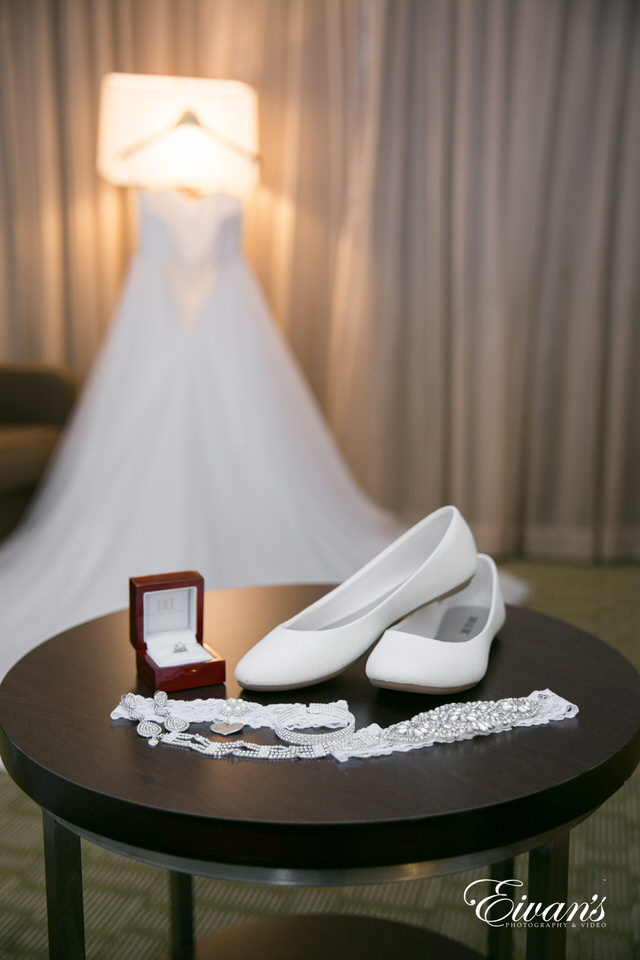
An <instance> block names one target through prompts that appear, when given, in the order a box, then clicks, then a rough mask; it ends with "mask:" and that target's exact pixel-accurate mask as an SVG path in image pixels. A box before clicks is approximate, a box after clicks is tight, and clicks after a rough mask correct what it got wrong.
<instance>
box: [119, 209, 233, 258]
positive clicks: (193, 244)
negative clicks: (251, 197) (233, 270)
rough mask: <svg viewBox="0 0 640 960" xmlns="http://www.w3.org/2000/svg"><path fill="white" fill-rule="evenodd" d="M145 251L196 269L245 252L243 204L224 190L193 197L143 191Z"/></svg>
mask: <svg viewBox="0 0 640 960" xmlns="http://www.w3.org/2000/svg"><path fill="white" fill-rule="evenodd" d="M138 211H139V218H140V226H139V244H140V246H139V254H140V256H141V257H142V258H143V259H145V260H153V261H154V262H155V263H168V264H171V265H172V266H173V267H174V268H175V267H183V268H186V269H188V270H194V269H196V270H197V269H198V268H204V267H212V266H214V265H217V264H220V263H221V262H222V261H225V260H233V259H236V258H238V257H239V256H241V245H242V204H241V202H240V200H239V199H238V198H237V197H232V196H229V195H227V194H223V193H216V194H210V195H208V196H204V197H195V198H192V197H187V196H184V195H182V194H180V193H178V192H176V191H173V190H150V191H144V192H140V193H139V194H138Z"/></svg>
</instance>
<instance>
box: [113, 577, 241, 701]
mask: <svg viewBox="0 0 640 960" xmlns="http://www.w3.org/2000/svg"><path fill="white" fill-rule="evenodd" d="M129 601H130V606H129V614H130V621H129V622H130V640H131V643H132V644H133V646H134V647H135V650H136V662H137V666H138V676H139V677H140V678H141V679H142V680H144V682H145V683H146V684H147V686H149V687H150V688H151V689H152V690H167V691H170V690H186V689H188V688H190V687H204V686H209V685H210V684H214V683H223V682H224V679H225V661H224V660H223V658H222V657H221V656H220V654H219V653H217V652H216V651H215V650H213V649H212V648H211V647H210V646H208V645H207V644H206V643H205V642H204V640H203V617H204V580H203V578H202V576H201V575H200V574H199V573H196V571H195V570H183V571H180V572H178V573H159V574H154V575H152V576H148V577H131V579H130V580H129Z"/></svg>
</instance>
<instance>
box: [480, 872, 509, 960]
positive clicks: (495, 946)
mask: <svg viewBox="0 0 640 960" xmlns="http://www.w3.org/2000/svg"><path fill="white" fill-rule="evenodd" d="M514 870H515V861H514V859H513V857H511V858H510V859H509V860H501V861H500V863H492V864H491V878H492V879H493V880H511V879H512V878H513V877H515V873H514ZM487 953H488V955H489V960H511V958H512V956H513V934H512V931H511V928H510V927H489V932H488V934H487Z"/></svg>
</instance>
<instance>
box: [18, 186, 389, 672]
mask: <svg viewBox="0 0 640 960" xmlns="http://www.w3.org/2000/svg"><path fill="white" fill-rule="evenodd" d="M241 231H242V217H241V208H240V204H239V202H238V201H237V200H235V199H233V198H231V197H227V196H224V195H212V196H209V197H204V198H201V199H198V200H193V199H189V198H186V197H183V196H181V195H179V194H177V193H172V192H157V193H146V194H142V195H141V196H140V248H139V252H138V254H137V256H136V257H135V260H134V262H133V264H132V267H131V270H130V273H129V277H128V280H127V283H126V286H125V290H124V295H123V298H122V302H121V306H120V310H119V313H118V315H117V317H116V319H115V322H114V325H113V327H112V330H111V333H110V335H109V337H108V340H107V343H106V346H105V347H104V350H103V353H102V355H101V357H100V359H99V361H98V363H97V365H96V368H95V370H94V372H93V375H92V377H91V380H90V382H89V384H88V386H87V388H86V390H85V393H84V395H83V397H82V398H81V401H80V403H79V405H78V408H77V412H76V414H75V416H74V418H73V422H72V424H71V427H70V430H69V432H68V434H67V437H66V440H65V442H64V443H63V445H62V447H61V449H60V452H59V455H58V457H57V460H56V463H55V465H54V467H53V469H52V471H51V473H50V475H49V477H48V480H47V482H46V483H45V485H44V487H43V489H42V492H41V494H40V496H39V498H38V501H37V503H36V505H35V507H34V509H33V511H32V513H31V515H30V517H29V519H28V520H27V522H26V523H25V524H24V525H23V526H22V528H20V529H19V530H18V531H17V533H16V534H15V535H14V536H13V537H12V538H11V539H10V540H9V541H7V543H6V544H5V545H4V546H3V548H2V549H1V550H0V596H1V597H2V601H1V602H2V625H1V626H0V631H1V633H0V640H1V642H0V677H1V676H3V675H4V674H5V673H6V671H7V670H8V669H9V667H10V666H11V665H12V664H13V663H14V662H15V661H16V660H17V659H19V657H21V656H22V655H23V654H24V653H26V652H27V651H28V650H29V649H31V648H32V647H34V646H35V645H36V644H37V643H39V642H40V641H42V640H44V639H46V638H47V637H50V636H52V635H53V634H55V633H57V632H59V631H61V630H63V629H66V628H67V627H69V626H72V625H73V624H76V623H79V622H82V621H84V620H87V619H90V618H92V617H96V616H99V615H101V614H104V613H107V612H110V611H112V610H115V609H118V608H121V607H124V606H126V605H127V604H128V578H129V577H130V576H134V575H136V576H137V575H143V574H150V573H160V572H166V571H171V570H181V569H196V570H199V571H200V572H201V573H202V574H203V575H204V577H205V583H206V586H207V588H215V587H231V586H240V585H249V584H273V583H285V582H288V583H292V582H305V581H306V582H321V581H325V582H326V581H334V582H335V581H339V580H342V579H344V578H345V577H347V576H349V575H350V574H351V573H353V572H354V571H355V570H356V569H357V568H358V567H359V566H361V565H362V564H363V563H365V562H366V561H367V560H368V559H369V558H371V557H372V556H373V555H374V554H375V553H376V552H378V551H379V550H380V549H382V547H384V546H385V545H386V544H387V543H388V542H389V541H390V540H392V539H393V538H394V537H395V536H397V535H398V533H399V532H400V529H401V528H400V526H399V525H398V524H396V522H395V521H394V520H393V519H392V518H391V517H390V516H389V515H388V514H386V513H384V512H383V511H381V510H380V509H378V508H377V507H376V506H374V505H373V504H372V503H371V502H370V501H369V500H367V499H366V498H365V496H364V495H363V494H362V493H361V491H360V490H359V489H358V488H357V487H356V485H355V483H354V481H353V480H352V478H351V476H350V474H349V473H348V471H347V469H346V467H345V465H344V463H343V461H342V459H341V457H340V454H339V452H338V449H337V447H336V446H335V444H334V442H333V440H332V438H331V436H330V434H329V432H328V430H327V428H326V426H325V424H324V421H323V419H322V416H321V414H320V412H319V409H318V407H317V406H316V403H315V401H314V399H313V397H312V395H311V393H310V390H309V388H308V387H307V385H306V383H305V381H304V380H303V378H302V376H301V374H300V372H299V370H298V368H297V366H296V364H295V362H294V360H293V358H292V356H291V354H290V353H289V351H288V349H287V347H286V346H285V344H284V342H283V340H282V339H281V336H280V334H279V332H278V331H277V329H276V327H275V326H274V324H273V323H272V321H271V318H270V315H269V311H268V309H267V307H266V305H265V302H264V300H263V297H262V295H261V293H260V291H259V289H258V287H257V285H256V283H255V281H254V279H253V276H252V274H251V272H250V271H249V269H248V267H247V265H246V263H245V260H244V259H243V256H242V253H241ZM355 389H357V384H354V390H355ZM221 646H222V649H224V643H223V639H222V638H221Z"/></svg>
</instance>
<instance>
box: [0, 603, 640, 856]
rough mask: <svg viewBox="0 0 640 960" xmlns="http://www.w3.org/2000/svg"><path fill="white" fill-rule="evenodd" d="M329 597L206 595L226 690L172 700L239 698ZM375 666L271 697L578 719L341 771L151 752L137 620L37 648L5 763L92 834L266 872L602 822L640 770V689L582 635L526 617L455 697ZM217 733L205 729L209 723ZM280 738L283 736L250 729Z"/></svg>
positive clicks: (621, 662)
mask: <svg viewBox="0 0 640 960" xmlns="http://www.w3.org/2000/svg"><path fill="white" fill-rule="evenodd" d="M327 589H328V587H322V586H290V587H260V588H251V589H238V590H224V591H217V592H212V593H209V594H207V598H206V609H205V638H206V639H207V641H208V642H209V643H211V645H212V646H214V647H215V648H216V649H217V650H219V651H220V652H221V653H222V654H223V655H224V656H225V657H226V659H227V675H228V677H229V678H230V679H229V680H228V682H227V684H226V686H217V687H208V688H205V689H199V690H193V691H189V692H185V693H184V694H181V693H178V694H175V695H174V696H176V697H184V698H193V697H198V696H200V697H202V696H205V697H207V696H217V697H225V696H237V695H238V694H239V689H238V687H237V685H236V683H235V681H234V679H233V667H234V665H235V663H236V662H237V661H238V659H239V658H240V656H241V655H242V654H243V653H244V651H245V650H247V649H248V648H249V647H250V646H251V645H252V644H253V643H254V642H256V641H257V640H258V639H259V638H260V637H261V636H262V635H263V634H265V633H266V632H267V631H268V630H269V629H270V628H271V627H272V626H274V625H275V624H276V623H278V622H280V621H282V620H284V619H286V618H287V617H289V616H291V615H293V614H294V613H295V612H297V611H298V610H300V609H302V608H303V607H304V606H306V605H307V604H308V603H310V602H311V601H312V600H314V599H316V598H317V597H318V596H320V595H321V594H322V593H323V592H325V591H326V590H327ZM364 661H365V657H363V658H361V659H360V660H359V661H358V662H357V663H355V664H353V665H352V667H351V668H350V669H349V670H347V671H346V672H345V673H343V674H341V675H340V676H338V677H335V678H334V679H332V680H330V681H327V682H325V683H322V684H319V685H317V686H314V687H309V688H306V689H303V690H297V691H289V692H283V693H278V694H270V695H267V694H255V693H252V692H249V691H247V693H246V698H247V699H251V700H257V701H260V702H264V703H267V702H274V701H277V702H290V701H299V702H309V701H311V700H313V701H329V700H335V699H339V698H345V699H346V700H348V702H349V705H350V708H351V710H352V711H353V713H354V714H355V716H356V721H357V726H358V727H359V726H362V725H364V724H367V723H370V722H373V721H375V722H377V723H380V724H381V725H382V726H386V725H388V724H390V723H393V722H396V721H398V720H400V719H404V718H408V717H410V716H412V715H413V714H415V713H418V712H419V711H421V710H425V709H429V708H430V707H432V706H436V705H438V704H440V703H442V702H444V701H445V700H446V699H449V700H463V701H464V700H475V699H499V698H501V697H506V696H523V695H526V694H528V693H530V692H531V691H532V690H535V689H543V688H545V687H549V688H551V689H552V690H553V691H554V692H555V693H557V694H559V695H561V696H563V697H565V698H566V699H568V700H571V701H573V702H575V703H577V704H578V706H579V708H580V713H579V715H578V716H577V717H576V718H575V719H572V720H565V721H562V722H559V723H551V724H549V725H546V726H541V727H533V728H528V729H527V728H520V729H516V730H512V731H510V732H507V733H501V734H496V735H493V736H489V737H480V738H476V739H474V740H470V741H466V742H462V743H453V744H445V745H439V746H434V747H432V748H428V749H423V750H416V751H413V752H410V753H405V754H395V755H392V756H388V757H380V758H376V759H368V760H350V761H348V762H346V763H339V762H338V761H336V760H334V759H332V758H325V759H322V760H312V761H294V762H288V763H286V762H285V763H276V762H259V761H248V760H238V759H224V760H214V759H212V758H209V757H204V756H199V755H197V754H194V753H192V752H190V751H186V750H179V749H176V748H171V747H164V746H160V747H157V748H155V749H153V748H151V747H150V746H149V745H148V743H147V742H146V741H145V740H143V739H142V738H140V737H139V736H137V734H136V730H135V725H134V724H133V723H131V722H128V721H124V720H120V721H112V720H111V719H110V717H109V714H110V712H111V710H112V709H113V708H114V707H115V706H116V704H117V703H118V701H119V699H120V695H121V694H122V693H124V692H126V691H128V690H133V691H135V692H140V693H145V694H146V695H149V691H148V690H146V689H144V688H143V687H142V686H141V685H140V683H139V681H138V680H137V677H136V672H135V658H134V652H133V649H132V647H131V646H130V644H129V639H128V613H127V612H126V611H123V612H120V613H115V614H112V615H110V616H107V617H102V618H100V619H98V620H94V621H91V622H89V623H86V624H83V625H81V626H78V627H76V628H74V629H71V630H68V631H66V632H65V633H63V634H61V635H59V636H57V637H55V638H53V639H51V640H49V641H47V642H46V643H44V644H42V645H41V646H39V647H38V648H36V649H35V650H33V651H32V652H31V653H29V654H27V655H26V656H25V657H24V658H23V659H22V660H21V661H20V662H19V663H18V664H16V666H15V667H14V668H13V669H12V670H11V671H10V673H9V674H8V675H7V677H6V678H5V680H4V682H3V684H2V686H1V687H0V752H1V754H2V758H3V760H4V763H5V765H6V767H7V769H8V771H9V773H10V774H11V776H12V777H13V779H14V780H15V781H16V782H17V784H18V785H19V786H20V787H21V788H22V789H23V790H24V791H25V792H26V793H27V794H28V795H29V796H31V797H32V798H33V799H34V800H35V801H37V803H39V804H40V805H41V806H42V807H44V808H45V809H46V810H48V811H49V812H50V813H52V814H54V815H55V816H57V817H60V818H61V819H63V820H64V821H66V822H68V823H70V824H73V825H74V826H76V827H78V828H80V829H81V830H85V831H88V832H90V833H94V834H98V835H100V836H102V837H107V838H110V839H111V840H113V841H116V842H119V843H124V844H128V845H132V846H134V847H137V848H143V849H147V850H153V851H157V852H159V853H163V854H169V855H174V856H179V857H185V858H194V859H198V860H210V861H215V862H221V863H229V864H234V865H251V866H254V867H268V868H277V867H282V868H291V869H296V868H314V869H331V868H335V869H341V868H354V867H375V866H385V865H392V864H401V863H412V862H417V861H422V860H438V859H442V858H450V857H456V856H461V855H464V854H469V853H471V852H473V851H483V850H489V849H495V848H498V847H502V846H504V845H508V844H513V843H515V842H517V841H518V840H522V839H523V838H526V837H533V836H535V835H538V834H543V833H544V832H545V831H550V830H553V829H555V828H556V827H558V826H561V825H563V824H566V823H569V822H570V821H572V820H574V819H576V818H578V817H580V816H583V815H585V814H587V813H588V812H589V811H591V810H593V809H594V808H595V807H597V806H598V805H599V804H600V803H602V802H603V801H604V800H606V799H607V797H609V796H610V795H611V794H612V793H614V792H615V791H616V790H617V789H618V788H619V787H620V786H621V785H622V784H623V783H624V781H625V780H626V779H627V778H628V777H629V776H630V774H631V773H632V772H633V770H634V768H635V766H636V765H637V763H638V761H639V759H640V733H639V731H640V677H639V675H638V673H637V672H636V671H635V670H634V668H633V667H632V666H631V665H630V664H629V663H628V661H626V660H625V659H624V658H623V657H622V656H621V655H620V654H618V653H617V652H616V651H615V650H613V649H612V648H610V647H609V646H607V645H606V644H605V643H603V642H601V641H599V640H597V639H596V638H595V637H592V636H590V635H588V634H586V633H584V632H583V631H581V630H578V629H576V628H574V627H572V626H569V625H567V624H565V623H562V622H560V621H557V620H553V619H550V618H548V617H544V616H542V615H540V614H536V613H532V612H530V611H527V610H524V609H519V608H514V607H511V608H509V609H508V616H507V622H506V625H505V626H504V628H503V629H502V630H501V632H500V634H499V636H498V637H497V638H496V640H495V642H494V645H493V649H492V653H491V659H490V664H489V670H488V673H487V675H486V677H485V679H484V680H483V681H482V682H481V683H480V684H479V685H478V686H477V687H475V688H474V689H473V690H470V691H467V692H466V693H463V694H457V695H454V696H451V697H449V698H443V697H434V696H428V695H418V694H415V693H402V692H398V691H391V690H381V689H378V688H375V687H372V686H371V685H370V684H369V683H368V681H367V679H366V677H365V674H364ZM205 729H206V728H205ZM243 735H244V736H246V737H249V738H251V739H255V740H256V741H258V742H275V735H274V734H273V733H272V732H271V731H269V730H256V731H245V733H244V734H243Z"/></svg>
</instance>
